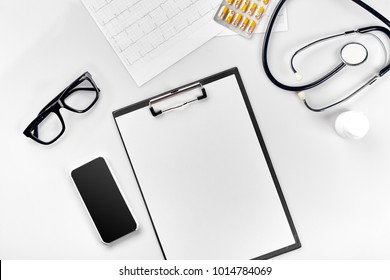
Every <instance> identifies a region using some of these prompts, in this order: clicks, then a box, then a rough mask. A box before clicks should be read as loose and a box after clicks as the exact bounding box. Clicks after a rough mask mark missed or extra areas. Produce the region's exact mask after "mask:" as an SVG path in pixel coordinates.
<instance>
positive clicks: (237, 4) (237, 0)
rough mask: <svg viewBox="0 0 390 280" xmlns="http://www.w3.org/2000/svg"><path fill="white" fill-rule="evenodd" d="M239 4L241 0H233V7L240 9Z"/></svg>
mask: <svg viewBox="0 0 390 280" xmlns="http://www.w3.org/2000/svg"><path fill="white" fill-rule="evenodd" d="M241 2H242V0H235V1H234V4H233V6H234V7H236V8H237V9H238V7H240V4H241Z"/></svg>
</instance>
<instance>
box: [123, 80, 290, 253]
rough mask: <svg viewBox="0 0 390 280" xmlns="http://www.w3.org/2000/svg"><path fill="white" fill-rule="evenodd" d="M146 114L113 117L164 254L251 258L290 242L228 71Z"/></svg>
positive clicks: (247, 116)
mask: <svg viewBox="0 0 390 280" xmlns="http://www.w3.org/2000/svg"><path fill="white" fill-rule="evenodd" d="M205 89H206V91H207V94H208V97H207V98H206V99H204V100H201V101H199V102H195V103H192V104H191V105H188V106H186V107H184V108H181V109H178V110H174V111H170V112H167V113H164V114H162V115H161V116H158V117H156V118H155V117H152V115H151V113H150V111H149V108H148V107H143V108H141V109H138V110H136V111H132V112H130V113H127V114H125V115H121V116H119V117H116V122H117V125H118V127H119V129H120V132H121V136H122V139H123V141H124V144H125V147H126V150H127V152H128V155H129V157H130V161H131V163H132V165H133V168H134V171H135V174H136V176H137V179H138V182H139V184H140V186H141V189H142V192H143V195H144V197H145V200H146V203H147V205H148V207H149V211H150V213H151V216H152V219H153V222H154V225H155V227H156V230H157V233H158V236H159V239H160V241H161V244H162V247H163V249H164V252H165V254H166V256H167V258H168V259H250V258H255V257H258V256H260V255H263V254H266V253H269V252H271V251H274V250H277V249H280V248H283V247H285V246H289V245H292V244H294V243H295V241H294V237H293V234H292V232H291V229H290V226H289V223H288V220H287V218H286V215H285V213H284V209H283V207H282V203H281V201H280V199H279V196H278V193H277V190H276V188H275V185H274V183H273V180H272V177H271V175H270V172H269V169H268V166H267V163H266V160H265V158H264V155H263V152H262V149H261V146H260V144H259V141H258V138H257V135H256V132H255V130H254V127H253V124H252V121H251V119H250V116H249V113H248V111H247V108H246V105H245V103H244V100H243V97H242V95H241V92H240V89H239V86H238V83H237V80H236V78H235V76H234V75H232V76H228V77H226V78H223V79H220V80H217V81H215V82H212V83H210V84H206V85H205Z"/></svg>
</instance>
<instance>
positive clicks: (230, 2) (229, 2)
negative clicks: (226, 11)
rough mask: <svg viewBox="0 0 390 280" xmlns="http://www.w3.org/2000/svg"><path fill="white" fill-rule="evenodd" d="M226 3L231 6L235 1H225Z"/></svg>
mask: <svg viewBox="0 0 390 280" xmlns="http://www.w3.org/2000/svg"><path fill="white" fill-rule="evenodd" d="M225 2H226V3H228V4H229V5H231V4H232V3H233V0H225Z"/></svg>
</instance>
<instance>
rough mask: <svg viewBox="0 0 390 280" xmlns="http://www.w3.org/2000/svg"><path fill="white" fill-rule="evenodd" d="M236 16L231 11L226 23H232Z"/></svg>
mask: <svg viewBox="0 0 390 280" xmlns="http://www.w3.org/2000/svg"><path fill="white" fill-rule="evenodd" d="M234 14H235V12H234V11H233V10H230V11H229V13H228V14H227V16H226V18H225V21H226V22H227V23H231V22H232V19H233V17H234Z"/></svg>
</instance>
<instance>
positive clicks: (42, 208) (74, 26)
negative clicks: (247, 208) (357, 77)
mask: <svg viewBox="0 0 390 280" xmlns="http://www.w3.org/2000/svg"><path fill="white" fill-rule="evenodd" d="M367 2H368V3H369V4H371V5H373V6H374V7H375V8H377V9H378V10H379V11H381V12H382V13H383V14H384V15H386V16H387V17H390V2H389V1H381V0H367ZM288 22H289V31H288V32H282V33H277V34H275V35H274V36H273V38H272V43H271V44H272V49H271V54H270V56H271V59H270V60H271V66H272V69H274V70H275V72H276V73H279V74H281V75H282V76H283V77H286V76H287V75H288V74H287V72H288V71H289V69H288V57H289V55H291V52H292V50H294V49H296V48H297V47H298V46H300V45H302V44H303V43H307V42H310V41H311V40H313V39H317V38H319V37H321V36H326V35H329V34H333V33H338V32H342V31H345V30H350V29H354V28H358V27H363V26H367V25H373V24H379V22H378V21H377V20H376V19H374V18H373V17H371V16H370V15H368V14H367V13H366V12H365V11H363V10H362V9H360V8H359V7H357V6H356V5H355V4H354V3H352V2H351V1H346V0H345V1H339V0H331V1H320V0H315V1H313V0H299V1H298V0H296V1H288ZM0 30H1V32H0V34H1V44H0V61H1V63H0V85H1V93H0V96H1V99H2V100H1V103H0V104H1V110H0V120H1V140H0V141H1V145H0V155H1V160H0V168H1V173H0V259H161V258H162V254H161V251H160V248H159V246H158V243H157V240H156V238H155V235H154V231H153V229H152V225H151V223H150V221H149V218H148V215H147V212H146V208H145V206H144V203H143V201H142V198H141V194H140V192H139V189H138V186H137V184H136V181H135V178H134V175H133V173H132V171H131V168H130V165H129V162H128V159H127V156H126V154H125V152H124V148H123V145H122V143H121V140H120V138H119V134H118V132H117V129H116V127H115V124H114V120H113V117H112V114H111V113H112V111H114V110H116V109H118V108H121V107H123V106H125V105H128V104H131V103H134V102H137V101H140V100H143V99H145V98H148V97H150V96H153V95H155V94H158V93H160V92H162V91H165V90H169V89H171V88H172V87H176V86H180V85H182V84H185V83H188V82H191V81H192V80H195V79H198V78H203V77H205V76H208V75H210V74H214V73H216V72H219V71H222V70H225V69H227V68H230V67H234V66H237V67H238V68H239V71H240V73H241V75H242V79H243V81H244V84H245V87H246V89H247V92H248V95H249V98H250V100H251V104H252V106H253V108H254V111H255V114H256V117H257V120H258V122H259V125H260V129H261V130H262V133H263V137H264V140H265V143H266V145H267V147H268V150H269V154H270V156H271V159H272V161H273V165H274V167H275V170H276V173H277V175H278V178H279V181H280V184H281V187H282V189H283V192H284V195H285V198H286V200H287V204H288V206H289V209H290V212H291V215H292V218H293V220H294V223H295V226H296V228H297V231H298V234H299V237H300V240H301V242H302V248H300V249H298V250H296V251H293V252H289V253H287V254H284V255H282V256H279V257H277V259H389V258H390V238H389V237H390V146H389V143H390V126H389V123H390V110H389V109H388V108H389V106H390V94H389V92H388V91H389V90H388V89H389V87H390V78H389V77H385V78H383V79H382V80H380V81H379V82H377V83H375V84H374V85H373V86H372V87H371V88H370V90H369V91H366V92H365V93H364V94H361V95H360V97H358V98H357V99H355V100H353V101H352V102H350V103H348V104H346V105H343V106H341V107H339V108H337V109H335V110H332V111H329V112H325V113H312V112H310V111H308V110H307V109H305V107H304V106H303V105H302V104H301V102H300V101H299V100H298V98H297V97H296V96H295V95H294V94H292V93H288V92H284V91H282V90H280V89H278V88H276V87H275V86H274V85H272V84H271V83H270V81H269V80H268V79H267V77H266V76H265V74H264V71H263V68H262V65H261V45H262V41H263V35H255V36H254V38H253V39H252V40H250V41H248V40H247V39H245V38H241V37H238V36H232V37H224V38H215V39H213V40H211V41H210V42H208V43H206V44H205V45H204V46H202V47H201V48H200V49H198V50H196V51H194V52H193V53H192V54H190V55H189V56H187V57H185V58H184V59H182V60H181V61H179V62H178V63H176V64H175V65H174V66H172V67H171V68H169V69H168V70H166V71H165V72H163V73H162V74H160V75H159V76H157V77H156V78H155V79H153V80H152V81H150V82H149V83H147V84H146V85H144V86H143V87H141V88H139V87H137V86H136V84H135V83H134V82H133V80H132V78H131V76H130V75H129V74H128V73H127V71H126V70H125V68H124V66H123V65H122V64H121V62H120V60H119V59H118V57H117V56H116V55H115V53H114V51H113V50H112V49H111V47H110V45H109V44H108V42H107V41H106V40H105V38H104V36H103V34H102V33H101V32H100V30H99V29H98V27H97V26H96V25H95V23H94V22H93V20H92V18H91V17H90V16H89V14H88V12H87V11H86V9H85V8H84V7H83V5H82V4H81V2H80V1H78V0H68V1H65V0H61V1H60V0H58V1H49V0H37V1H27V0H23V1H11V0H6V1H4V0H3V1H1V2H0ZM320 60H321V59H319V63H318V65H319V67H320V66H321V61H320ZM86 70H88V71H90V72H91V74H92V75H93V78H94V80H95V81H96V83H97V85H98V86H99V87H100V89H101V98H100V100H99V102H98V104H97V105H96V106H95V107H94V108H93V109H92V110H91V111H89V112H88V113H87V114H85V115H79V114H72V113H68V112H65V111H62V112H63V116H64V118H65V122H66V126H67V131H66V132H65V135H64V136H63V137H62V138H61V139H60V140H59V141H58V142H57V143H55V144H54V145H51V146H42V145H39V144H37V143H35V142H33V141H31V140H30V139H28V138H26V137H24V135H23V134H22V131H23V130H24V128H25V127H26V126H27V124H28V123H29V122H30V121H31V120H32V118H33V117H34V116H35V115H36V114H37V113H38V112H39V110H40V109H41V108H42V107H43V106H44V105H46V103H47V102H48V101H50V100H51V99H52V98H53V97H54V96H55V95H56V94H58V92H59V91H61V90H62V89H63V88H65V87H66V86H67V85H68V84H69V83H70V82H71V81H72V80H73V79H75V78H76V77H77V76H78V75H79V74H81V73H83V71H86ZM283 74H285V75H283ZM337 82H338V81H337ZM345 82H348V81H345ZM346 110H357V111H362V112H363V113H365V114H366V115H367V117H368V118H369V120H370V124H371V127H370V131H369V133H368V135H367V136H366V137H365V138H363V139H361V140H358V141H350V140H345V139H342V138H340V137H339V136H338V135H337V134H336V133H335V131H334V128H333V125H334V121H335V118H336V116H337V115H338V114H339V113H340V112H343V111H346ZM93 155H104V156H105V157H106V158H107V160H108V161H109V162H110V164H111V166H112V168H113V172H114V173H115V175H116V177H117V179H118V183H119V184H120V185H121V188H122V189H123V192H124V195H125V196H126V199H127V200H128V202H129V203H130V205H131V207H132V209H133V212H134V215H135V216H136V217H137V219H138V221H139V223H140V228H139V230H138V231H137V232H136V233H134V234H132V235H130V236H127V237H126V238H124V239H122V240H120V241H118V242H116V243H114V244H112V245H110V246H106V245H103V244H102V243H100V241H99V238H98V236H97V234H96V232H95V230H94V228H93V225H92V224H91V221H90V219H89V217H88V215H87V213H86V211H85V209H84V207H83V205H82V203H81V201H80V199H79V197H78V194H77V192H76V190H75V188H74V187H73V185H72V183H71V179H70V176H69V172H70V170H71V169H72V168H73V167H75V166H77V164H78V163H83V161H84V159H86V158H88V157H91V156H93Z"/></svg>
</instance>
